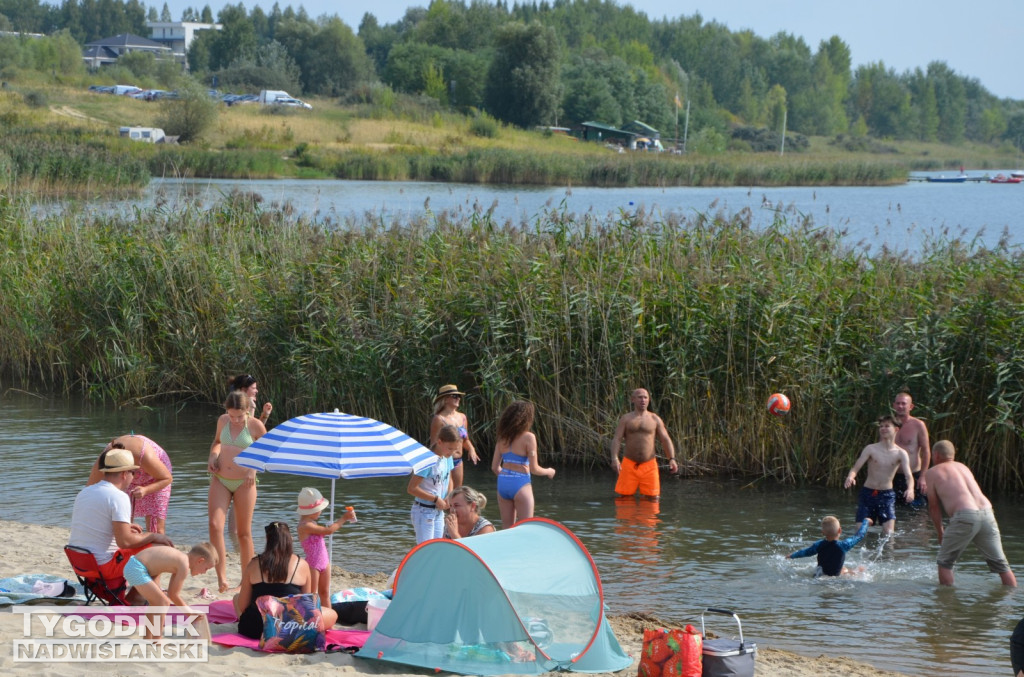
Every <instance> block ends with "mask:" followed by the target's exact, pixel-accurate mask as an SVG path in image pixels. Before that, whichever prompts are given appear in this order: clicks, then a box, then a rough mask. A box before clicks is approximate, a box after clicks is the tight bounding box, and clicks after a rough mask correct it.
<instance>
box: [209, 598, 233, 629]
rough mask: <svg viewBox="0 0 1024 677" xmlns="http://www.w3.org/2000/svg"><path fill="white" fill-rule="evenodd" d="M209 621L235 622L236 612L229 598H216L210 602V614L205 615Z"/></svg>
mask: <svg viewBox="0 0 1024 677" xmlns="http://www.w3.org/2000/svg"><path fill="white" fill-rule="evenodd" d="M206 618H207V620H208V621H210V622H211V623H237V622H238V614H236V613H235V605H234V603H232V601H231V600H230V599H218V600H217V601H216V602H210V614H209V615H208V616H207V617H206Z"/></svg>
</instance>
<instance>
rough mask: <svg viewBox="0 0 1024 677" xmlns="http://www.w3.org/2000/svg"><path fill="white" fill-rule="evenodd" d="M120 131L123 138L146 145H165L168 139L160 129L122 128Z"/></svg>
mask: <svg viewBox="0 0 1024 677" xmlns="http://www.w3.org/2000/svg"><path fill="white" fill-rule="evenodd" d="M119 131H120V133H121V136H122V137H123V138H127V139H131V140H132V141H143V142H145V143H164V139H166V138H167V137H166V134H164V130H162V129H160V128H159V127H121V128H120V130H119Z"/></svg>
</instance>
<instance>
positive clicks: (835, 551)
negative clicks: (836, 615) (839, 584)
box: [787, 515, 872, 577]
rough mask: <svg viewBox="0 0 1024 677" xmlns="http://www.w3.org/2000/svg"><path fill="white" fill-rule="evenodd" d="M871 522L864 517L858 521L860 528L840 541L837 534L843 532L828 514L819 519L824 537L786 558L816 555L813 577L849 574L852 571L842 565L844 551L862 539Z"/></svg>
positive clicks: (844, 558) (844, 559)
mask: <svg viewBox="0 0 1024 677" xmlns="http://www.w3.org/2000/svg"><path fill="white" fill-rule="evenodd" d="M871 524H872V521H871V518H870V517H866V518H864V521H863V522H861V523H860V530H859V531H858V532H857V533H856V534H855V535H854V536H851V537H850V538H844V539H843V540H841V541H840V540H839V536H840V535H841V534H842V533H843V528H842V527H841V526H839V519H838V518H836V517H834V516H832V515H829V516H828V517H826V518H824V519H823V520H821V533H822V535H823V536H824V537H825V538H823V539H821V540H820V541H816V542H815V543H814V544H812V545H810V546H808V547H806V548H804V549H803V550H797V551H796V552H794V553H793V554H792V555H789V556H788V557H787V559H796V558H798V557H810V556H811V555H817V556H818V570H817V571H816V572H815V573H814V576H815V577H818V576H839V575H843V574H850V573H852V572H851V571H850V570H849V569H848V568H846V567H845V566H843V565H844V564H845V563H846V553H848V552H849V551H850V550H852V549H853V547H854V546H855V545H857V544H858V543H860V542H861V541H862V540H864V537H865V536H866V535H867V533H868V527H869V526H870V525H871Z"/></svg>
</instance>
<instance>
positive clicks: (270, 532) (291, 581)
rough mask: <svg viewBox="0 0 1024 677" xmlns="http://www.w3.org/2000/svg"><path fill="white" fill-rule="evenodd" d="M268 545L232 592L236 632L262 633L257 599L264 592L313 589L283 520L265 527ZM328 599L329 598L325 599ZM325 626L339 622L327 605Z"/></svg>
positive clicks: (278, 594) (281, 593)
mask: <svg viewBox="0 0 1024 677" xmlns="http://www.w3.org/2000/svg"><path fill="white" fill-rule="evenodd" d="M265 531H266V535H267V547H266V549H265V550H264V551H263V553H262V554H260V555H257V556H256V557H253V558H252V560H251V561H250V562H249V564H248V566H246V568H245V575H244V576H242V587H241V589H240V590H239V592H238V594H237V595H235V599H234V603H235V613H237V614H238V634H240V635H244V636H245V637H249V638H250V639H259V638H260V636H261V635H262V634H263V617H262V616H261V615H260V611H259V609H257V608H256V600H257V598H259V597H262V596H263V595H273V596H274V597H287V596H288V595H298V594H301V593H305V592H313V590H312V585H311V577H310V574H309V565H308V564H307V563H306V560H304V559H302V558H301V557H299V556H297V555H295V554H294V553H293V552H292V532H291V530H290V529H289V528H288V525H287V524H286V523H284V522H271V523H270V524H268V525H267V527H266V530H265ZM326 601H327V603H328V604H329V603H330V600H326ZM323 603H324V600H321V602H320V604H321V609H320V611H321V613H322V614H323V618H324V626H325V627H327V628H330V627H332V626H333V625H334V624H335V623H337V622H338V614H337V613H335V612H334V610H333V609H331V607H330V606H326V607H324V606H323Z"/></svg>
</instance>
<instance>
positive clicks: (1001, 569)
mask: <svg viewBox="0 0 1024 677" xmlns="http://www.w3.org/2000/svg"><path fill="white" fill-rule="evenodd" d="M955 453H956V450H955V449H954V448H953V443H952V442H949V441H947V440H942V441H941V442H936V444H935V465H933V466H932V467H931V468H930V469H929V470H928V473H927V480H926V481H927V482H928V497H929V501H928V515H929V517H931V518H932V524H934V525H935V531H936V532H938V535H939V545H940V548H939V557H938V559H937V560H936V561H937V563H938V565H939V583H940V584H941V585H953V565H954V564H956V561H957V559H959V557H960V555H962V554H963V551H964V549H965V548H966V547H967V544H968V543H974V545H975V546H976V547H977V548H978V550H980V551H981V554H982V556H983V557H984V558H985V562H986V563H987V564H988V568H989V571H992V572H994V573H997V574H999V578H1000V580H1002V582H1003V585H1009V586H1012V587H1016V586H1017V579H1016V577H1014V575H1013V572H1012V571H1010V564H1009V563H1008V562H1007V561H1006V555H1004V554H1003V544H1002V541H1001V540H1000V537H999V525H998V524H996V517H995V515H994V514H992V502H991V501H989V500H988V498H986V497H985V494H983V493H981V488H980V487H979V486H978V482H977V481H976V480H975V479H974V473H972V472H971V470H970V468H968V467H967V466H966V465H964V464H963V463H960V462H958V461H954V460H953V455H954V454H955ZM943 510H945V511H946V514H947V515H948V516H949V524H948V525H947V527H946V529H945V530H943V528H942V511H943Z"/></svg>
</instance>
